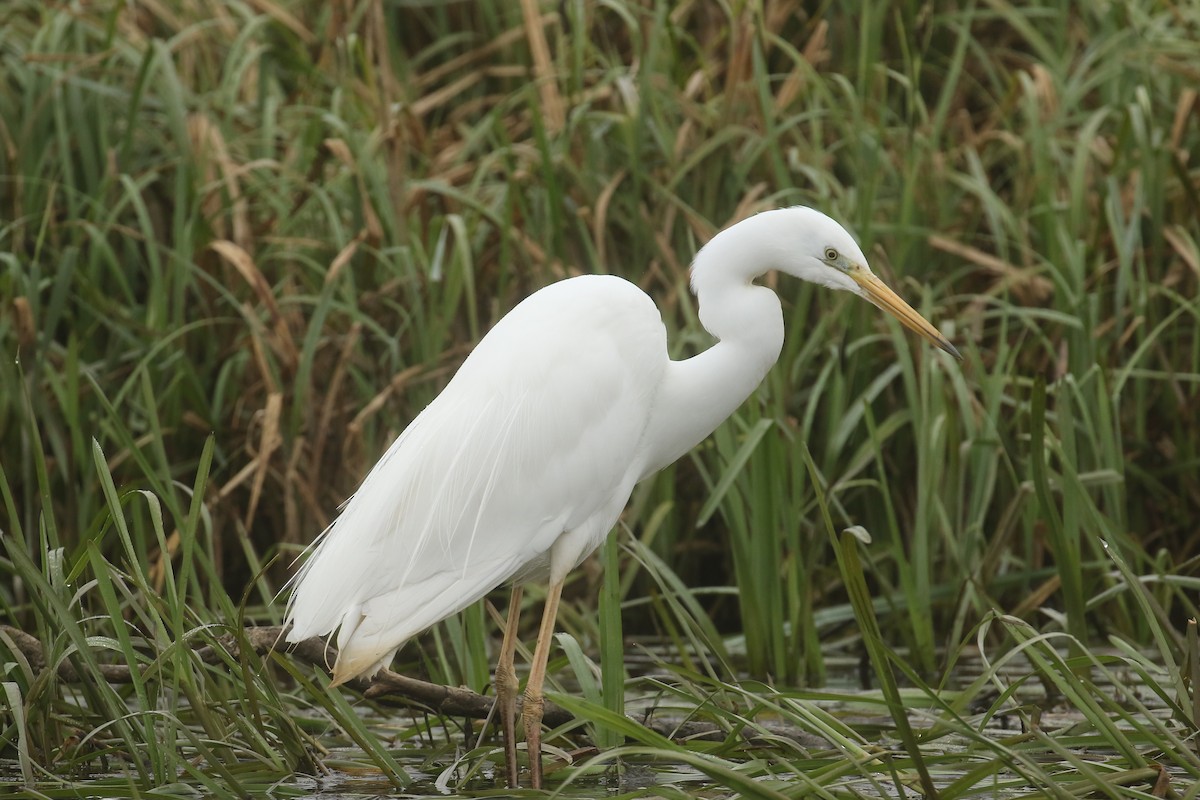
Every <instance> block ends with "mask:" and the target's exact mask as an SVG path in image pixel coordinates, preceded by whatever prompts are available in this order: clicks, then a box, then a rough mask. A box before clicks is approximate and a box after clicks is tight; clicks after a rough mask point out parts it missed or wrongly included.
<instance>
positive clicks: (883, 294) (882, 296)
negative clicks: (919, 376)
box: [847, 269, 962, 361]
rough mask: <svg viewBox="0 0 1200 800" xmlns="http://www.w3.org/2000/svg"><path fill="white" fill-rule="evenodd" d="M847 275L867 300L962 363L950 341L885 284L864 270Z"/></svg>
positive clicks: (960, 356)
mask: <svg viewBox="0 0 1200 800" xmlns="http://www.w3.org/2000/svg"><path fill="white" fill-rule="evenodd" d="M847 274H848V275H849V276H850V277H851V278H853V279H854V282H855V283H857V284H858V285H859V286H860V287H862V290H863V293H864V295H865V296H866V298H867V299H868V300H870V301H871V302H872V303H874V304H875V305H877V306H879V307H880V308H882V309H883V310H884V311H886V312H888V313H889V314H891V315H892V316H893V317H895V318H896V319H898V320H900V324H901V325H903V326H904V327H906V328H908V329H909V330H910V331H913V332H914V333H916V334H917V335H918V336H920V337H921V338H922V339H924V340H925V341H927V342H929V343H930V344H932V345H934V346H936V347H940V348H941V349H942V350H945V351H946V352H947V353H949V354H950V355H952V356H954V357H955V358H957V359H958V360H959V361H962V355H961V354H959V352H958V350H957V349H956V348H955V347H954V345H952V344H950V341H949V340H948V339H947V338H946V337H945V336H942V334H941V333H940V332H938V329H937V328H935V327H933V325H931V324H930V322H929V320H927V319H925V318H924V317H922V316H921V315H920V314H918V313H917V310H916V309H915V308H913V307H912V306H910V305H909V304H908V303H906V302H904V300H903V299H902V298H901V297H900V295H898V294H896V293H895V292H893V291H892V290H891V289H889V288H888V287H887V284H885V283H884V282H883V281H881V280H879V278H877V277H875V275H873V274H871V273H870V272H867V271H866V270H865V269H858V270H852V271H850V272H849V273H847Z"/></svg>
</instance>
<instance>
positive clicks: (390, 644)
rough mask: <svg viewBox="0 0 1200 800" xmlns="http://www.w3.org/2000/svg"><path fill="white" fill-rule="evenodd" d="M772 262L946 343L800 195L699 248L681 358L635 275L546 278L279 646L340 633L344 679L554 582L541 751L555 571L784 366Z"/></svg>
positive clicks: (393, 467)
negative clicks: (700, 345) (461, 615)
mask: <svg viewBox="0 0 1200 800" xmlns="http://www.w3.org/2000/svg"><path fill="white" fill-rule="evenodd" d="M773 269H777V270H780V271H783V272H787V273H789V274H791V275H794V276H796V277H799V278H802V279H805V280H809V281H812V282H815V283H818V284H821V285H824V286H827V287H830V288H834V289H842V290H848V291H851V292H853V293H855V294H858V295H860V296H862V297H864V298H866V299H868V300H870V301H871V302H873V303H875V304H876V305H878V306H880V307H881V308H883V309H885V310H887V311H889V312H890V313H892V314H894V315H895V316H896V317H897V318H898V319H899V320H900V321H901V322H903V323H904V324H905V325H907V326H908V327H910V328H912V329H913V330H915V331H917V332H918V333H920V334H921V335H922V336H924V337H925V338H926V339H928V340H929V341H931V342H933V343H934V344H936V345H937V346H939V347H941V348H942V349H944V350H946V351H947V352H950V353H952V354H953V355H955V356H957V355H958V353H957V351H955V350H954V348H953V346H952V345H950V343H949V342H948V341H946V339H945V338H944V337H942V336H941V334H939V333H938V332H937V330H936V329H935V328H933V326H932V325H930V324H929V323H928V322H926V321H925V320H924V319H923V318H922V317H921V316H920V315H919V314H917V312H915V311H914V310H913V309H912V308H911V307H910V306H908V305H907V304H906V303H904V301H903V300H901V299H900V298H899V297H897V296H896V295H895V294H894V293H893V292H892V291H891V290H890V289H888V288H887V287H886V286H885V285H884V284H883V283H882V282H880V281H879V279H878V278H876V277H875V276H874V275H873V274H872V273H871V271H870V269H869V268H868V267H867V265H866V258H865V257H864V256H863V254H862V251H861V250H860V249H859V247H858V245H857V244H856V243H855V242H854V240H853V238H851V237H850V235H849V234H848V233H846V231H845V230H844V229H843V228H842V227H841V226H840V225H838V224H837V223H836V222H834V221H833V220H832V219H830V218H829V217H827V216H825V215H824V214H822V213H820V212H818V211H814V210H812V209H809V208H804V207H794V208H786V209H778V210H775V211H767V212H763V213H761V214H757V215H755V216H753V217H750V218H749V219H746V220H743V221H741V222H739V223H737V224H736V225H734V226H732V227H730V228H728V229H726V230H724V231H722V232H721V233H719V234H717V235H716V236H715V237H714V238H713V239H712V240H711V241H710V242H709V243H708V244H707V245H705V246H704V248H703V249H702V250H701V251H700V253H698V254H697V256H696V259H695V261H694V262H693V265H692V288H693V290H694V291H695V293H696V295H697V299H698V301H699V315H700V321H701V323H702V324H703V325H704V327H705V329H706V330H708V331H709V332H710V333H711V334H713V336H715V337H716V338H717V339H718V340H719V341H718V343H717V344H715V345H714V346H713V347H711V348H709V349H708V350H706V351H704V352H702V353H700V354H699V355H696V356H694V357H692V358H689V359H686V360H683V361H672V360H671V359H670V357H669V355H668V350H667V339H666V331H665V329H664V327H663V323H662V318H661V316H660V314H659V312H658V309H657V308H656V307H655V305H654V303H653V302H652V301H651V299H650V298H649V297H648V296H647V295H646V294H645V293H644V292H643V291H642V290H641V289H639V288H638V287H636V286H635V285H634V284H632V283H629V282H628V281H626V280H623V279H621V278H616V277H611V276H583V277H577V278H570V279H568V280H564V281H560V282H559V283H555V284H552V285H550V286H547V287H546V288H544V289H541V290H540V291H538V292H535V293H534V294H533V295H531V296H529V297H528V298H527V299H526V300H525V301H523V302H522V303H520V304H519V305H517V306H516V308H514V309H513V310H512V311H511V312H509V313H508V314H507V315H506V316H505V317H504V318H503V319H502V320H500V322H499V323H498V324H497V325H496V326H495V327H494V328H493V329H492V330H491V331H490V332H489V333H488V334H487V335H486V336H485V337H484V338H483V339H482V340H481V341H480V342H479V344H478V345H477V346H476V348H475V350H474V351H473V352H472V353H471V355H470V356H469V357H468V358H467V359H466V360H465V361H464V362H463V365H462V367H461V368H460V369H459V371H458V373H457V374H456V375H455V376H454V378H453V379H452V380H451V381H450V383H449V384H448V385H447V386H446V388H445V390H443V391H442V393H441V394H440V395H439V396H438V397H437V398H436V399H435V400H434V401H433V402H432V403H430V405H429V406H428V407H427V408H426V409H425V410H424V411H422V412H421V414H419V415H418V416H417V418H416V419H415V420H413V422H412V424H411V425H409V427H408V428H407V429H406V430H405V431H404V432H403V433H402V434H401V435H400V436H399V438H397V440H396V441H395V442H394V443H393V444H392V446H391V447H390V448H389V449H388V451H387V453H386V454H384V456H383V457H382V458H381V459H380V460H379V463H378V464H376V465H375V467H374V468H373V469H372V470H371V472H370V474H369V475H367V477H366V479H365V480H364V481H363V484H362V486H361V487H360V488H359V490H358V492H356V493H355V495H354V496H353V497H352V498H351V499H350V501H349V502H348V503H347V505H346V507H345V509H344V510H343V511H342V513H341V515H340V516H339V517H338V519H337V520H336V521H335V522H334V524H333V525H331V526H330V528H329V529H328V530H327V531H326V533H325V535H324V537H323V539H322V540H321V541H320V543H319V544H318V545H317V546H316V548H315V550H314V552H313V553H312V554H311V556H310V557H309V559H308V561H307V562H306V563H305V564H304V566H303V567H302V569H301V571H300V573H299V574H298V575H297V577H296V584H295V589H294V591H293V593H292V597H291V600H290V602H289V605H288V611H287V620H288V622H289V623H290V624H291V626H292V627H291V629H290V631H289V633H288V640H289V641H293V642H296V641H301V640H303V639H306V638H308V637H310V636H322V635H326V634H328V633H330V632H331V631H333V630H335V629H337V631H338V637H337V638H338V648H339V655H338V660H337V663H336V665H335V667H334V683H335V684H337V683H342V682H345V681H346V680H349V679H351V678H354V677H356V676H359V675H369V674H372V673H374V672H375V671H376V670H378V669H379V668H380V667H382V666H384V665H385V664H387V662H388V661H389V660H390V659H391V658H392V656H393V655H394V654H395V652H396V650H397V649H398V648H399V647H400V646H401V645H402V644H403V643H404V642H405V641H406V640H408V639H409V638H411V637H412V636H414V635H416V634H418V633H420V632H421V631H423V630H424V629H426V628H428V627H430V626H431V625H433V624H434V623H436V622H438V621H439V620H441V619H444V618H446V617H448V616H450V615H451V614H454V613H455V612H457V611H460V610H462V609H463V608H465V607H467V606H468V605H470V604H471V603H473V602H475V601H476V600H478V599H479V598H481V597H483V596H484V595H485V594H486V593H487V592H489V591H491V590H492V589H494V588H496V587H497V586H499V585H501V584H504V583H507V582H517V583H518V585H519V583H520V582H521V581H528V580H548V581H549V583H550V587H551V590H550V592H549V593H548V599H547V610H546V612H545V615H544V618H543V626H542V635H541V636H539V643H538V649H537V652H536V653H535V658H534V666H533V669H532V671H531V673H530V679H529V683H530V686H529V689H528V690H527V698H528V697H533V698H534V702H533V703H532V704H531V703H530V702H529V701H528V700H527V704H526V713H527V715H528V714H530V713H531V708H532V709H533V711H532V713H533V714H534V716H532V717H528V718H527V719H526V736H527V737H528V738H529V740H530V746H531V762H535V761H536V758H535V757H534V755H533V754H534V753H535V752H536V751H537V749H538V748H540V738H537V739H535V738H534V733H535V731H531V730H530V727H531V725H532V726H533V727H535V728H536V726H537V724H538V721H540V703H541V681H542V679H543V678H544V669H545V663H546V657H547V653H548V652H549V639H550V632H552V630H553V621H554V620H553V616H554V613H555V611H556V608H557V602H558V592H559V591H561V586H562V582H563V579H564V578H565V577H566V575H567V573H568V572H569V571H570V570H571V569H573V568H574V567H575V566H576V565H578V564H579V562H581V561H582V560H583V559H584V558H586V557H587V555H588V554H589V553H591V552H592V551H593V550H594V549H595V548H596V547H597V546H598V545H599V544H600V543H601V542H602V541H603V539H604V537H605V536H606V535H607V533H608V532H609V530H610V529H611V528H612V526H613V525H614V524H615V523H616V521H617V518H618V516H619V515H620V513H621V510H622V509H623V508H624V506H625V503H626V502H627V501H628V499H629V495H630V493H631V492H632V491H633V487H634V485H635V484H636V483H637V482H638V481H640V480H642V479H643V478H645V477H647V476H649V475H651V474H653V473H654V472H656V471H658V470H659V469H661V468H662V467H664V466H666V465H667V464H670V463H671V462H673V461H674V460H675V459H677V458H679V457H680V456H681V455H683V454H684V453H686V452H687V451H688V450H690V449H691V448H692V447H694V446H695V445H696V444H697V443H698V442H700V441H701V440H702V439H704V438H705V437H706V436H708V435H709V434H710V433H711V432H712V431H713V430H714V429H715V428H716V427H717V425H719V424H720V423H721V421H722V420H724V419H725V418H726V417H728V416H729V415H730V414H732V413H733V411H734V410H735V409H736V408H737V407H738V406H739V405H740V404H741V403H742V402H743V401H744V400H745V399H746V397H747V396H749V394H750V393H751V392H752V391H753V390H754V388H755V387H756V386H758V384H759V383H760V382H761V381H762V379H763V377H764V376H765V375H766V373H767V370H769V369H770V367H771V365H772V364H773V363H774V362H775V360H776V359H777V358H778V356H779V352H780V349H781V347H782V345H783V335H784V330H783V313H782V310H781V307H780V303H779V299H778V298H777V297H776V295H775V293H774V292H772V291H771V290H770V289H767V288H765V287H762V286H757V285H755V284H754V283H753V281H754V280H755V279H756V278H757V277H759V276H761V275H762V274H763V273H765V272H767V271H769V270H773ZM511 613H513V612H512V611H510V614H511ZM509 628H510V630H509V631H507V632H506V638H505V646H504V648H502V652H501V667H500V668H498V674H497V690H498V695H502V693H503V692H508V693H509V698H508V705H507V710H506V711H505V712H504V713H505V715H507V717H508V718H509V721H508V722H507V723H506V725H507V727H506V729H505V731H506V737H505V738H506V755H507V758H508V770H509V780H510V783H513V782H515V780H516V769H517V766H516V754H515V749H513V748H514V747H515V745H513V744H512V736H511V735H509V734H510V732H511V730H512V723H511V716H512V713H513V711H512V709H513V706H512V702H511V697H512V693H514V692H515V686H516V682H515V678H514V677H512V675H511V664H512V644H511V642H510V639H511V636H512V632H513V631H514V630H515V625H513V624H512V623H511V622H510V626H509ZM504 670H507V673H506V674H505V675H504V680H502V679H501V678H502V676H501V672H502V671H504ZM506 686H507V687H508V689H505V687H506ZM501 701H502V702H503V701H505V698H504V697H503V696H501ZM538 736H539V737H540V734H538ZM539 784H540V762H537V765H536V766H535V771H534V785H535V787H536V786H538V785H539Z"/></svg>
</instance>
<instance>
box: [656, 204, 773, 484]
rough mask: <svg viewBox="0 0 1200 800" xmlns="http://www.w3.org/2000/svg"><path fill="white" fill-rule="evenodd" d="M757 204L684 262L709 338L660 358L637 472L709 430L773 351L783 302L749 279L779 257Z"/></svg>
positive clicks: (741, 397) (757, 378)
mask: <svg viewBox="0 0 1200 800" xmlns="http://www.w3.org/2000/svg"><path fill="white" fill-rule="evenodd" d="M771 214H772V212H764V213H762V214H758V215H757V216H754V217H751V218H750V219H748V220H746V221H744V222H742V223H740V224H739V225H737V226H736V227H734V228H728V229H726V230H724V231H722V232H721V233H719V234H717V236H715V237H713V239H712V240H711V241H710V242H709V243H708V244H706V245H705V246H704V247H703V248H702V249H701V250H700V252H699V253H698V254H697V255H696V259H695V261H694V262H693V263H692V291H693V292H695V294H696V300H697V302H698V305H699V315H700V324H701V325H703V326H704V329H705V330H707V331H708V332H709V333H711V334H712V335H713V336H714V337H716V338H717V340H718V341H717V344H715V345H713V346H712V347H710V348H709V349H708V350H705V351H704V352H703V353H700V354H698V355H696V356H693V357H692V358H689V359H685V360H683V361H672V362H671V363H670V364H668V365H667V371H666V374H665V375H664V377H663V383H662V387H661V389H660V391H659V396H658V399H657V402H656V403H655V414H654V419H653V421H652V423H651V426H650V429H649V431H648V434H649V441H648V448H647V454H648V458H649V463H648V465H647V468H646V469H645V470H644V471H643V477H645V476H647V475H649V474H651V473H653V472H655V471H657V470H659V469H661V468H662V467H664V466H666V465H667V464H670V463H671V462H673V461H675V460H676V459H677V458H679V457H680V456H682V455H683V454H684V453H686V452H687V451H688V450H691V449H692V448H693V447H695V446H696V445H697V444H698V443H699V442H700V441H701V440H703V439H704V438H705V437H707V436H708V435H709V434H710V433H712V432H713V431H714V430H715V429H716V427H717V426H718V425H719V424H721V422H722V421H723V420H725V419H726V418H727V417H728V416H729V415H730V414H732V413H733V412H734V411H735V410H736V409H737V407H738V406H740V405H741V404H742V403H743V402H744V401H745V399H746V398H747V397H749V396H750V393H751V392H753V391H754V389H755V387H757V386H758V384H759V383H761V382H762V379H763V378H764V377H765V376H766V374H767V370H769V369H770V368H771V365H773V364H774V363H775V361H776V359H778V358H779V351H780V349H781V348H782V347H783V310H782V308H781V307H780V305H779V298H778V297H776V295H775V293H774V292H773V291H771V290H770V289H768V288H766V287H763V286H756V285H755V284H754V283H753V281H754V280H755V279H756V278H758V277H760V276H761V275H762V274H763V273H765V272H768V271H770V270H771V269H774V268H775V267H776V266H777V265H778V264H780V263H781V260H782V254H781V253H780V252H778V250H777V249H776V246H775V244H774V242H775V237H772V236H770V235H768V231H769V230H770V229H771V228H772V227H774V226H772V225H771V221H770V219H769V217H770V216H771Z"/></svg>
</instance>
